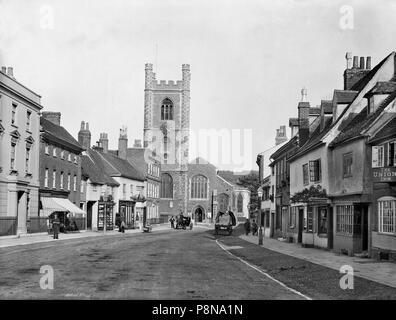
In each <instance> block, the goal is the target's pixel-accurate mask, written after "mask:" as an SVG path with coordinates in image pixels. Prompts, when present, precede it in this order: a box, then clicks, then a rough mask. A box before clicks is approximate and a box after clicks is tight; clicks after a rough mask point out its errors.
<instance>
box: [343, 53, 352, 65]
mask: <svg viewBox="0 0 396 320" xmlns="http://www.w3.org/2000/svg"><path fill="white" fill-rule="evenodd" d="M345 59H346V68H347V69H350V68H351V60H352V52H347V53H346V54H345Z"/></svg>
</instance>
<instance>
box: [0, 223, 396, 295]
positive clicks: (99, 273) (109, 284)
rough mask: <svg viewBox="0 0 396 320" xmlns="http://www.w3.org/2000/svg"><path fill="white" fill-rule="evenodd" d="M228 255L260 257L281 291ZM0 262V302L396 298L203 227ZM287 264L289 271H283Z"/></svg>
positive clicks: (53, 247) (26, 252) (13, 252)
mask: <svg viewBox="0 0 396 320" xmlns="http://www.w3.org/2000/svg"><path fill="white" fill-rule="evenodd" d="M216 240H218V242H219V243H217V242H216ZM219 244H220V245H219ZM227 248H228V250H230V251H231V252H232V253H233V254H235V255H238V256H242V258H243V259H246V261H249V262H253V263H254V264H255V265H260V264H262V261H263V258H264V257H267V258H266V259H265V261H266V263H267V265H262V266H261V267H263V270H266V271H268V272H269V273H272V275H273V276H275V277H274V278H276V279H278V280H280V281H282V282H283V283H285V284H286V285H283V284H281V283H278V282H277V281H274V279H271V278H269V277H268V276H265V275H264V274H263V273H260V272H258V271H257V270H255V269H254V268H252V267H251V266H249V265H248V264H247V263H244V262H242V261H241V260H239V259H238V258H236V256H233V255H231V254H229V253H228V252H226V250H225V249H227ZM277 255H278V256H277ZM270 256H271V257H272V259H271V257H270ZM259 258H260V259H261V260H260V259H259ZM288 259H293V260H288ZM244 261H245V260H244ZM0 262H1V263H0V274H1V276H0V298H1V299H244V300H246V299H305V298H306V296H304V295H303V294H305V295H307V296H308V297H310V298H313V299H327V298H342V299H344V298H345V299H350V298H354V299H357V298H358V299H359V298H369V297H370V293H371V294H380V296H381V297H382V298H392V297H395V292H396V290H395V289H393V288H389V287H386V286H383V285H380V284H376V283H374V282H370V281H367V280H364V279H359V280H358V279H357V280H355V286H356V288H357V290H356V291H355V292H354V293H345V292H343V290H341V289H340V288H339V287H338V278H339V274H337V272H335V271H334V270H330V269H327V268H325V267H321V266H317V265H315V266H314V267H312V266H309V262H302V261H301V260H298V259H295V258H292V257H289V256H285V255H280V254H276V253H274V252H271V253H270V254H268V252H265V251H258V250H257V246H256V245H254V244H250V243H247V242H245V241H243V240H241V239H239V238H238V237H237V236H231V237H224V236H216V237H215V236H214V235H213V230H211V229H208V228H205V227H196V228H194V229H193V230H171V229H168V230H161V231H160V230H158V231H155V232H153V233H135V234H115V235H112V236H106V237H100V236H98V237H91V238H79V239H73V240H66V241H59V242H57V241H54V242H49V243H45V244H43V243H41V244H40V243H37V244H32V245H24V246H16V247H9V248H2V249H0ZM268 263H269V264H271V266H269V265H268ZM291 263H292V264H293V266H294V268H293V267H291V269H292V270H289V269H290V268H289V269H287V268H284V269H282V268H283V266H285V265H290V264H291ZM44 265H49V266H51V267H52V268H53V269H54V288H53V290H50V289H47V290H44V289H41V287H40V278H41V277H42V276H43V274H40V267H42V266H44ZM279 270H281V271H282V270H283V271H284V272H283V273H282V274H280V271H279ZM301 274H304V275H305V276H304V277H301ZM310 277H311V278H310ZM310 279H311V280H310ZM318 279H322V280H323V283H322V284H320V283H318ZM291 288H294V289H296V292H294V291H293V289H291ZM367 289H369V290H367ZM299 292H302V293H303V294H299ZM372 297H373V296H371V298H372ZM374 298H375V297H374Z"/></svg>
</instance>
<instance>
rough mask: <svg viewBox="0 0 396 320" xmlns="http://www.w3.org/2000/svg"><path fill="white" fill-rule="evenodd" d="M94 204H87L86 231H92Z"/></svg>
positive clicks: (89, 202)
mask: <svg viewBox="0 0 396 320" xmlns="http://www.w3.org/2000/svg"><path fill="white" fill-rule="evenodd" d="M94 203H95V202H92V201H88V202H87V229H92V206H93V204H94Z"/></svg>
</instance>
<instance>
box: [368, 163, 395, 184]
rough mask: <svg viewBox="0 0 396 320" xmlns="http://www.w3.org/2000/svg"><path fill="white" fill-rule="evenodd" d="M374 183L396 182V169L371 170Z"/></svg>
mask: <svg viewBox="0 0 396 320" xmlns="http://www.w3.org/2000/svg"><path fill="white" fill-rule="evenodd" d="M373 181H374V182H394V181H396V167H385V168H373Z"/></svg>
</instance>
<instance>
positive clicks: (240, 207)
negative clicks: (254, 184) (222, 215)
mask: <svg viewBox="0 0 396 320" xmlns="http://www.w3.org/2000/svg"><path fill="white" fill-rule="evenodd" d="M237 210H238V212H243V197H242V194H238V200H237Z"/></svg>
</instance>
